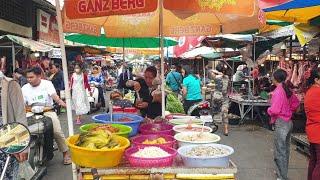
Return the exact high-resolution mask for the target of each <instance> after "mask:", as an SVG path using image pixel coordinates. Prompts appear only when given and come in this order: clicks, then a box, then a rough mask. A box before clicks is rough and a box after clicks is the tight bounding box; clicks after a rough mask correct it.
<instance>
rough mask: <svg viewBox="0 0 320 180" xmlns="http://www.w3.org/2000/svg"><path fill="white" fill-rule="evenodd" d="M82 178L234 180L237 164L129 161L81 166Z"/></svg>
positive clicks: (84, 179) (87, 179) (85, 179)
mask: <svg viewBox="0 0 320 180" xmlns="http://www.w3.org/2000/svg"><path fill="white" fill-rule="evenodd" d="M79 170H80V171H79V172H80V176H81V178H80V179H83V180H92V179H99V178H101V179H112V180H116V179H130V180H133V179H137V180H138V179H139V180H143V179H153V178H152V177H154V176H155V175H158V176H161V177H163V179H216V180H232V179H235V173H237V166H236V165H235V164H234V163H233V162H232V161H230V165H229V167H227V168H217V167H210V168H190V167H184V166H183V165H182V163H181V162H180V163H177V162H176V163H175V165H174V166H172V167H157V168H146V167H141V168H134V167H130V165H129V164H128V163H127V162H124V163H122V164H121V165H120V166H119V167H114V168H106V169H104V168H103V169H92V168H79Z"/></svg>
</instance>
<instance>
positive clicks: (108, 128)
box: [90, 124, 120, 133]
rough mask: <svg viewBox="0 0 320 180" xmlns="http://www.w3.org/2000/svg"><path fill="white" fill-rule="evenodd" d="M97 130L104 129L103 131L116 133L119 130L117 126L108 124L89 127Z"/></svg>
mask: <svg viewBox="0 0 320 180" xmlns="http://www.w3.org/2000/svg"><path fill="white" fill-rule="evenodd" d="M98 130H105V131H109V132H111V133H117V132H119V131H120V129H119V128H116V127H113V126H111V125H110V124H101V125H99V126H97V127H94V128H92V129H90V131H98Z"/></svg>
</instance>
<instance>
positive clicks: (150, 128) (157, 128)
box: [140, 123, 174, 136]
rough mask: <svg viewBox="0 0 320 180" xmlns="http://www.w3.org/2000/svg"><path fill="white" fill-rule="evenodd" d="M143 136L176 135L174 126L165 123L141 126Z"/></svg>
mask: <svg viewBox="0 0 320 180" xmlns="http://www.w3.org/2000/svg"><path fill="white" fill-rule="evenodd" d="M140 132H141V134H144V135H145V134H166V135H171V136H173V135H174V131H173V126H172V125H170V124H165V123H154V124H152V123H148V124H143V125H141V126H140Z"/></svg>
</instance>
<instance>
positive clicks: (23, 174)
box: [18, 161, 35, 180]
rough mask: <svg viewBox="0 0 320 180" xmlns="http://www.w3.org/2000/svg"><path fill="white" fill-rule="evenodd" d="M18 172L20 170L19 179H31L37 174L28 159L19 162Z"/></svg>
mask: <svg viewBox="0 0 320 180" xmlns="http://www.w3.org/2000/svg"><path fill="white" fill-rule="evenodd" d="M18 172H19V179H25V180H29V179H31V178H32V177H33V176H34V174H35V172H34V170H33V169H32V167H31V165H30V164H29V162H28V161H24V162H22V163H20V164H19V171H18Z"/></svg>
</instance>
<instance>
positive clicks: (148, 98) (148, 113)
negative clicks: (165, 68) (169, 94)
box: [126, 66, 162, 119]
mask: <svg viewBox="0 0 320 180" xmlns="http://www.w3.org/2000/svg"><path fill="white" fill-rule="evenodd" d="M156 77H157V69H156V68H155V67H154V66H150V67H148V68H147V69H146V70H145V72H144V75H143V77H142V78H139V79H136V80H134V81H132V80H129V81H127V83H126V86H127V87H128V88H130V87H131V88H133V89H134V90H135V91H136V99H135V107H136V108H138V109H140V113H141V115H142V116H143V117H148V118H151V119H154V118H155V117H157V116H161V113H162V111H161V101H160V102H159V101H158V99H157V98H156V99H154V98H153V96H152V95H151V93H152V92H153V91H154V90H155V89H154V86H153V81H154V80H155V78H156Z"/></svg>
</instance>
